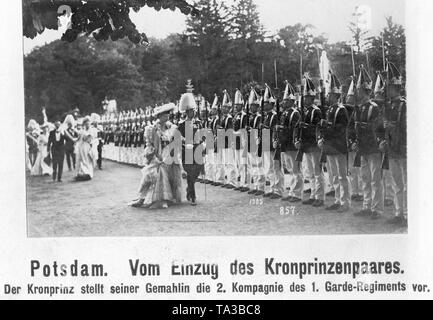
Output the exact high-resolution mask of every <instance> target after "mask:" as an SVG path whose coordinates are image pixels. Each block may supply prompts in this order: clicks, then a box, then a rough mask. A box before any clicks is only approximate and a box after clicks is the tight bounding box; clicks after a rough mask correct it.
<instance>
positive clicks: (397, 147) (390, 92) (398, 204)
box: [380, 62, 407, 226]
mask: <svg viewBox="0 0 433 320" xmlns="http://www.w3.org/2000/svg"><path fill="white" fill-rule="evenodd" d="M387 73H388V77H387V78H388V79H387V82H386V86H387V87H386V89H387V98H388V99H389V100H390V101H389V104H386V105H385V112H384V130H385V141H384V142H382V144H381V146H380V149H381V151H383V152H388V154H389V169H390V173H391V180H392V186H393V190H394V194H395V197H394V205H395V217H394V218H392V219H390V220H389V221H388V222H389V223H391V224H396V225H401V226H407V160H406V159H407V158H406V157H407V151H406V149H407V137H406V100H405V99H404V98H403V97H402V96H401V91H402V86H403V79H402V76H401V74H400V72H399V70H398V69H397V67H396V66H395V65H394V64H393V63H392V62H388V63H387Z"/></svg>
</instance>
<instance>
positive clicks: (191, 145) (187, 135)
mask: <svg viewBox="0 0 433 320" xmlns="http://www.w3.org/2000/svg"><path fill="white" fill-rule="evenodd" d="M188 91H190V89H189V90H188ZM196 109H197V104H196V102H195V99H194V95H193V94H192V92H187V93H184V94H183V95H182V97H181V98H180V102H179V111H180V112H184V113H185V114H186V119H185V120H183V121H181V122H180V123H179V126H178V130H179V132H180V134H181V135H182V142H183V143H182V166H183V169H184V170H185V172H186V181H187V189H186V199H187V200H188V201H189V202H190V204H191V205H192V206H196V205H197V202H196V199H197V198H196V193H195V182H196V181H197V178H198V177H199V175H200V173H201V172H202V171H203V158H202V157H201V156H202V153H198V152H196V149H197V147H198V146H199V145H200V144H201V143H202V141H201V140H200V139H199V136H198V134H197V131H199V130H201V129H202V126H201V121H200V120H198V119H196V118H195V117H194V114H195V110H196ZM197 157H199V158H197Z"/></svg>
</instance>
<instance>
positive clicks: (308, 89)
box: [295, 76, 325, 207]
mask: <svg viewBox="0 0 433 320" xmlns="http://www.w3.org/2000/svg"><path fill="white" fill-rule="evenodd" d="M304 81H305V85H304V94H303V95H304V105H305V112H304V113H305V117H304V121H303V122H302V121H301V122H300V123H299V130H297V131H296V137H295V146H296V148H297V149H300V148H302V150H303V151H304V155H305V157H306V162H305V163H306V165H307V169H308V173H309V174H310V175H311V177H309V179H308V180H309V181H310V182H311V194H310V199H309V200H306V201H304V202H303V204H304V205H313V206H314V207H322V206H324V203H325V201H324V200H325V190H324V182H323V172H322V164H321V163H320V149H319V147H318V146H317V139H316V138H317V137H316V127H317V125H319V124H320V122H321V120H322V112H321V111H320V109H319V108H318V107H317V106H316V105H315V104H314V100H315V98H316V94H317V93H316V87H315V86H314V84H313V81H312V80H311V79H310V78H309V77H308V76H305V78H304ZM301 137H302V139H300V138H301Z"/></svg>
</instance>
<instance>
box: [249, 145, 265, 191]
mask: <svg viewBox="0 0 433 320" xmlns="http://www.w3.org/2000/svg"><path fill="white" fill-rule="evenodd" d="M248 172H249V173H250V179H249V183H250V186H249V188H250V189H252V190H260V191H264V190H265V182H266V181H265V174H264V171H263V159H262V157H258V156H257V155H256V154H254V153H248Z"/></svg>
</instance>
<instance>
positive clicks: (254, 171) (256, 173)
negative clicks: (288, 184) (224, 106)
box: [246, 88, 266, 196]
mask: <svg viewBox="0 0 433 320" xmlns="http://www.w3.org/2000/svg"><path fill="white" fill-rule="evenodd" d="M248 103H249V106H250V113H251V115H250V119H249V125H248V127H247V128H246V129H247V133H248V171H249V172H250V174H251V179H249V181H248V182H249V184H250V187H249V188H250V189H251V190H250V191H249V192H248V194H250V195H255V196H263V195H264V194H265V183H266V181H265V174H264V172H263V160H262V155H261V154H260V153H259V147H260V141H259V127H260V124H261V121H262V120H261V119H262V115H261V114H260V112H259V106H260V104H261V98H260V97H259V95H258V94H257V92H256V90H255V89H254V88H251V91H250V96H249V98H248Z"/></svg>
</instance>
